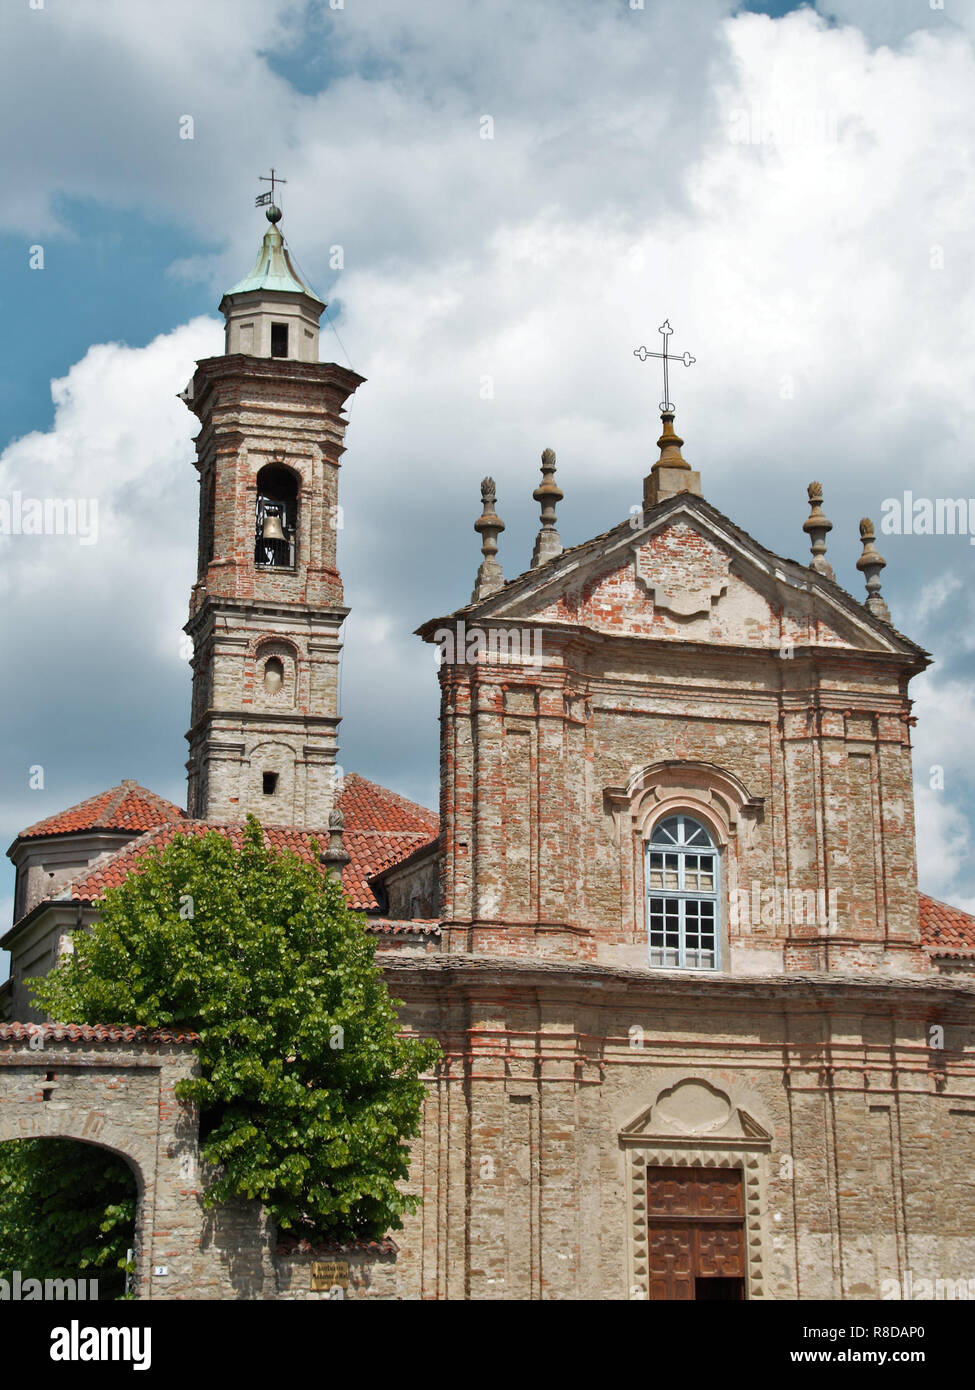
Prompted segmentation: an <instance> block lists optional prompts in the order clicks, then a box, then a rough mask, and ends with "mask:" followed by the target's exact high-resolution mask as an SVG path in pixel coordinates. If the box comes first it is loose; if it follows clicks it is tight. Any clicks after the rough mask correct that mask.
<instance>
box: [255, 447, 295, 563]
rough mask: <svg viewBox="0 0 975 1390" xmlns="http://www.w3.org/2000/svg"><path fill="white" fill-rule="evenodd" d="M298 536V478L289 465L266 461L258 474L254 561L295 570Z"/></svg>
mask: <svg viewBox="0 0 975 1390" xmlns="http://www.w3.org/2000/svg"><path fill="white" fill-rule="evenodd" d="M297 538H298V479H297V478H296V477H295V475H294V473H292V472H291V470H290V469H289V468H284V467H283V466H282V465H281V464H278V463H269V464H266V465H265V466H264V467H263V468H262V469H261V471H260V472H259V473H258V475H257V505H256V510H255V516H254V564H255V565H257V566H259V567H260V568H262V569H294V566H295V559H296V556H297Z"/></svg>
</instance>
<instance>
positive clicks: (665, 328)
mask: <svg viewBox="0 0 975 1390" xmlns="http://www.w3.org/2000/svg"><path fill="white" fill-rule="evenodd" d="M673 331H674V330H673V329H672V328H671V326H670V319H664V321H663V323H662V324H661V325H660V327H659V328H658V329H657V332H658V333H662V334H663V339H664V350H663V352H651V351H650V350H649V348H645V347H638V348H634V349H633V356H634V357H639V359H640V361H641V362H645V361H646V360H647V358H648V357H660V358H662V359H663V364H664V398H663V400H662V401H661V402H660V409H661V411H665V412H669V413H671V414H673V410H674V407H673V405H672V403H671V400H670V381H669V379H668V373H667V367H668V364H669V363H671V362H683V364H684V366H685V367H689V366H690V365H691V363H692V362H696V361H697V358H696V357H692V356H691V354H690V353H689V352H685V353H684V355H683V357H671V356H670V354H669V353H668V351H667V339H668V338H669V337H670V335H671V333H673Z"/></svg>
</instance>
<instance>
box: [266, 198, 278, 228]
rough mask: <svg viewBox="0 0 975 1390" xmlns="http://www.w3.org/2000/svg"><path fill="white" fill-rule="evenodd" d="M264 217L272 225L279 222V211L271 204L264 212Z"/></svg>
mask: <svg viewBox="0 0 975 1390" xmlns="http://www.w3.org/2000/svg"><path fill="white" fill-rule="evenodd" d="M264 216H265V217H266V218H267V220H268V221H269V222H270V223H271V224H272V225H273V224H274V223H275V222H280V221H281V209H280V208H279V207H275V205H274V204H273V203H272V204H271V206H270V207H269V208H268V209H267V211H266V212H265V214H264Z"/></svg>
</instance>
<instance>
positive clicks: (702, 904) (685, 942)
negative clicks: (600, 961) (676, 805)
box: [646, 815, 720, 970]
mask: <svg viewBox="0 0 975 1390" xmlns="http://www.w3.org/2000/svg"><path fill="white" fill-rule="evenodd" d="M646 854H647V859H646V866H647V871H646V882H647V931H648V933H649V938H650V964H651V965H658V966H669V967H671V968H672V969H680V970H717V968H718V959H719V954H720V931H719V921H718V870H719V864H718V850H717V847H716V845H715V843H714V841H713V840H712V839H711V836H710V835H709V834H708V832H707V831H706V830H705V828H704V826H703V825H702V824H701V823H700V821H696V820H694V819H693V817H691V816H685V815H676V816H668V817H667V819H666V820H662V821H660V822H658V824H657V825H656V826H655V827H654V829H653V833H652V835H651V836H650V840H649V842H648V844H647V851H646Z"/></svg>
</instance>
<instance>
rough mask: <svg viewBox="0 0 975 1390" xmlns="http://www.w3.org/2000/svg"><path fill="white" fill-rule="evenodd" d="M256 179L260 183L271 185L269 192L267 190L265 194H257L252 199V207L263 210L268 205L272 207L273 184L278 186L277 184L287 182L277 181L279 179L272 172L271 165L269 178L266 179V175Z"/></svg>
mask: <svg viewBox="0 0 975 1390" xmlns="http://www.w3.org/2000/svg"><path fill="white" fill-rule="evenodd" d="M258 178H259V179H260V181H261V183H269V184H270V185H271V187H270V190H269V191H268V192H267V193H259V194H258V195H257V197H256V198H255V199H254V206H255V207H256V208H263V207H266V206H267V205H268V203H270V204H271V205H272V206H274V186H275V184H278V183H287V182H288V180H287V179H279V178H278V176H277V175H276V174H275V172H274V165H273V164H272V166H271V175H270V177H268V175H267V174H259V175H258Z"/></svg>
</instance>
